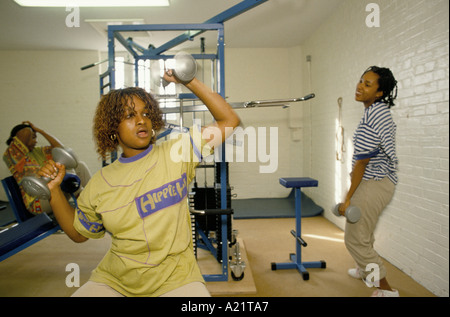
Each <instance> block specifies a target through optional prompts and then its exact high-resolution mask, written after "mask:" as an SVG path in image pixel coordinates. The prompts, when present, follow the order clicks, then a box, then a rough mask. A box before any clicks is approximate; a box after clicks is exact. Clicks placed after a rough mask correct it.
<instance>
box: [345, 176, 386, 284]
mask: <svg viewBox="0 0 450 317" xmlns="http://www.w3.org/2000/svg"><path fill="white" fill-rule="evenodd" d="M394 190H395V185H394V183H392V182H391V181H390V180H389V179H388V178H387V177H385V178H383V179H382V180H380V181H376V180H362V181H361V183H360V184H359V186H358V188H357V189H356V191H355V193H354V194H353V197H352V199H351V205H353V206H357V207H359V208H360V209H361V219H360V220H359V221H358V222H357V223H354V224H352V223H349V222H348V221H347V223H346V225H345V246H346V247H347V250H348V252H349V253H350V255H351V256H352V257H353V259H354V260H355V262H356V264H357V265H358V267H359V269H360V272H361V274H362V277H363V278H366V277H367V275H368V274H369V273H371V272H373V270H370V271H369V270H367V271H366V268H374V267H376V268H378V269H379V279H378V280H381V279H383V278H385V277H386V268H385V267H384V264H383V261H382V259H381V258H380V256H379V255H378V253H377V252H376V251H375V249H374V248H373V244H374V242H375V237H374V231H375V228H376V225H377V222H378V218H379V217H380V215H381V213H382V211H383V210H384V208H385V207H386V206H387V205H388V204H389V202H390V201H391V199H392V196H393V195H394ZM369 264H370V266H368V265H369ZM371 277H372V276H371ZM374 282H376V281H374Z"/></svg>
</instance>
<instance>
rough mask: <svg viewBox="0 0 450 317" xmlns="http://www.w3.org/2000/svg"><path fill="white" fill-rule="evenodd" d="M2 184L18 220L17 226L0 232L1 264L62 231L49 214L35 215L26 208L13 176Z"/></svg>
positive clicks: (3, 180)
mask: <svg viewBox="0 0 450 317" xmlns="http://www.w3.org/2000/svg"><path fill="white" fill-rule="evenodd" d="M2 184H3V187H4V189H5V192H6V196H8V200H9V202H10V204H11V207H12V209H13V212H14V216H15V217H16V220H17V225H15V226H12V227H10V228H9V229H6V230H4V231H2V232H0V262H1V261H3V260H5V259H7V258H9V257H10V256H12V255H14V254H16V253H18V252H20V251H22V250H23V249H26V248H28V247H29V246H31V245H33V244H35V243H36V242H38V241H40V240H42V239H44V238H45V237H48V236H49V235H51V234H53V233H55V232H57V231H58V230H60V227H59V225H57V224H55V223H54V222H53V221H52V220H51V219H50V217H49V216H47V214H45V213H43V214H40V215H37V216H35V215H33V214H31V213H30V212H28V210H27V209H26V207H25V204H24V203H23V200H22V196H21V194H20V188H19V186H18V185H17V182H16V180H15V179H14V177H13V176H9V177H6V178H5V179H2Z"/></svg>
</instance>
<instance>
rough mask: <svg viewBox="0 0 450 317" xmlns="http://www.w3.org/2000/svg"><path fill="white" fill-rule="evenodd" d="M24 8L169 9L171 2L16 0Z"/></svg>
mask: <svg viewBox="0 0 450 317" xmlns="http://www.w3.org/2000/svg"><path fill="white" fill-rule="evenodd" d="M14 1H15V2H16V3H17V4H18V5H20V6H23V7H167V6H169V0H14Z"/></svg>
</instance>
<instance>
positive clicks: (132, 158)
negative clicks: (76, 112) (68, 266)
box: [40, 70, 239, 296]
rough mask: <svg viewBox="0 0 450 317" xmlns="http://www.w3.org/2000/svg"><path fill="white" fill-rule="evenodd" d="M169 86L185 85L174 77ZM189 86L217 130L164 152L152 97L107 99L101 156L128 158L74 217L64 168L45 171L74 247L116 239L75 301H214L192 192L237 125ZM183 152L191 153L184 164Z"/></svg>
mask: <svg viewBox="0 0 450 317" xmlns="http://www.w3.org/2000/svg"><path fill="white" fill-rule="evenodd" d="M164 79H165V80H167V81H168V82H176V83H180V82H179V80H178V79H177V78H176V77H175V76H174V75H173V74H172V71H171V70H169V71H167V72H166V73H165V75H164ZM183 84H184V85H185V86H186V87H187V88H189V89H190V90H191V91H192V92H193V93H194V94H195V95H197V97H198V98H199V99H200V100H201V101H202V102H204V104H205V105H206V106H207V107H208V109H209V111H210V112H211V114H212V115H213V117H214V119H215V122H214V123H213V124H211V125H209V126H207V127H203V128H201V127H198V126H194V127H191V129H190V132H189V134H181V138H179V139H171V140H168V141H165V142H163V143H161V144H159V145H156V144H155V140H156V131H158V130H159V129H160V128H162V127H163V121H162V115H161V112H160V110H159V106H158V103H157V101H156V100H155V99H154V98H153V96H151V95H150V94H148V93H147V92H145V91H144V90H143V89H141V88H125V89H119V90H113V91H111V92H109V93H108V94H106V95H104V96H103V97H102V98H101V100H100V102H99V104H98V107H97V110H96V114H95V118H94V135H95V139H96V143H97V151H98V153H99V154H100V156H102V157H103V158H105V157H106V156H107V155H108V154H109V153H110V152H112V151H114V150H116V149H117V147H118V146H120V147H121V149H122V152H123V153H122V155H121V157H120V158H119V159H118V160H116V161H114V162H113V163H112V164H110V165H108V166H106V167H104V168H103V169H102V170H100V171H99V172H97V173H96V174H95V175H94V176H93V177H92V179H91V180H90V182H89V183H88V185H87V186H86V188H85V190H84V191H83V192H82V193H81V195H80V197H79V199H78V206H77V208H76V209H75V210H74V209H73V208H72V207H71V206H70V205H69V204H68V203H67V200H66V199H65V198H64V195H63V194H62V193H61V190H60V188H59V184H60V182H61V180H62V178H63V176H64V166H62V165H59V164H56V163H54V162H52V161H50V163H49V164H48V165H46V166H45V167H44V168H42V169H41V173H40V174H41V175H42V176H47V177H50V178H52V179H53V180H52V181H51V182H50V183H49V187H50V190H51V193H52V198H51V200H50V204H51V206H52V208H53V210H54V213H55V215H56V219H57V220H58V222H59V224H60V226H61V227H62V229H63V230H64V232H66V234H67V235H68V236H69V237H70V238H71V239H72V240H74V241H75V242H83V241H86V240H87V239H89V238H101V237H103V236H104V234H105V232H108V233H110V234H111V236H112V246H111V249H110V250H109V251H108V253H107V254H106V256H105V257H104V258H103V260H102V261H101V262H100V264H99V265H98V266H97V268H96V269H95V270H94V271H93V273H92V275H91V278H90V280H89V281H88V282H87V283H86V284H84V285H83V286H82V287H81V288H80V289H78V290H77V291H76V292H75V294H73V296H209V292H208V290H207V289H206V286H205V285H204V280H203V276H202V274H201V272H200V269H199V268H198V265H197V262H196V259H195V256H194V252H193V245H192V235H191V228H190V215H189V210H188V204H187V187H188V185H189V183H190V182H191V180H192V179H193V177H194V174H195V167H196V166H197V165H198V164H199V162H200V161H201V158H202V154H210V153H211V151H212V148H213V147H215V146H218V145H220V144H221V143H222V142H223V141H224V140H225V138H226V137H228V136H229V135H230V134H231V133H232V132H233V129H234V128H235V127H236V126H237V125H238V124H239V118H238V116H237V115H236V114H235V112H234V111H233V109H232V108H231V107H230V105H229V104H228V103H227V102H226V101H225V100H224V99H223V98H222V97H221V96H220V95H218V94H217V93H214V92H213V91H211V90H210V89H209V88H208V87H207V86H206V85H204V84H203V83H202V82H200V81H199V80H197V79H196V78H194V79H192V80H191V81H190V82H188V83H183ZM186 149H187V150H188V151H186ZM179 150H183V151H184V152H186V153H182V154H184V156H183V157H182V159H180V155H178V154H179Z"/></svg>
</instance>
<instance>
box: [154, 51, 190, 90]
mask: <svg viewBox="0 0 450 317" xmlns="http://www.w3.org/2000/svg"><path fill="white" fill-rule="evenodd" d="M173 59H174V63H175V65H174V67H173V69H172V72H173V75H174V76H175V77H176V78H177V79H178V80H179V81H180V82H182V83H189V82H190V81H191V80H192V79H194V77H195V75H197V62H196V61H195V59H194V57H193V56H192V55H191V54H189V53H186V52H178V53H176V54H175V56H174V58H173ZM152 69H153V73H155V74H160V71H159V66H158V65H157V64H154V66H153V67H152ZM154 79H156V78H154ZM161 80H162V84H163V86H164V87H166V86H167V85H168V84H169V82H167V81H166V80H164V79H163V78H162V77H161Z"/></svg>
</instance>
